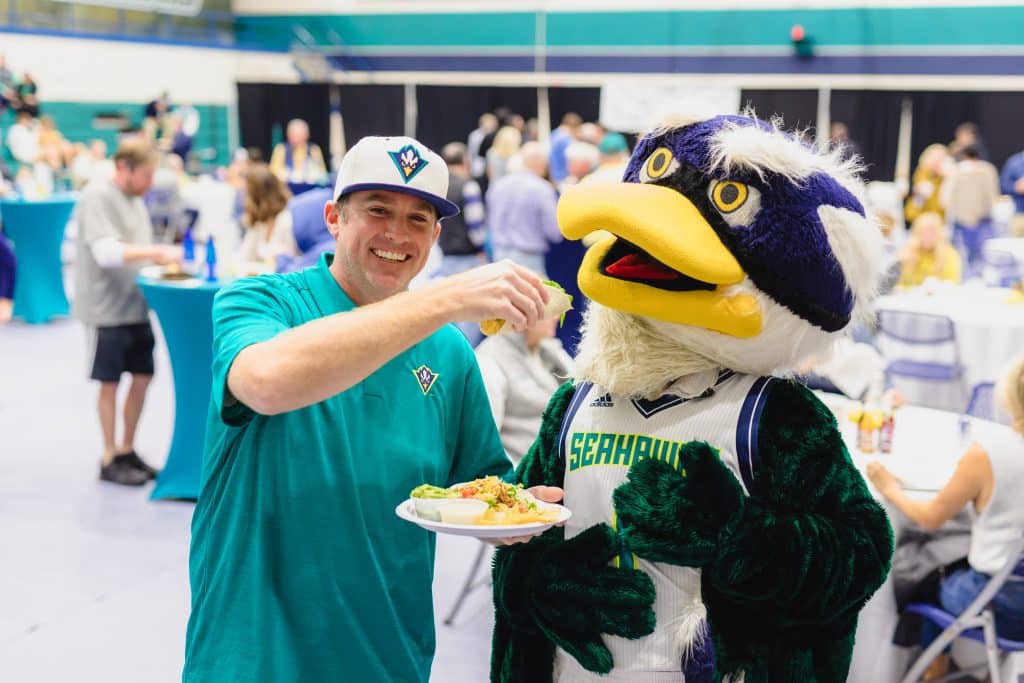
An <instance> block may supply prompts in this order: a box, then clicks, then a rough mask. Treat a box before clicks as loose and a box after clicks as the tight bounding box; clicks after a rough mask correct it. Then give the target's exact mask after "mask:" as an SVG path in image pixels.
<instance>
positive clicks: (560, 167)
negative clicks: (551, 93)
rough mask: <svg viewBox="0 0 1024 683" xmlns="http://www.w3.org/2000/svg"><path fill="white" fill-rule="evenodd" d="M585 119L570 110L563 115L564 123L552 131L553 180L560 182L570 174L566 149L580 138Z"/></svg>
mask: <svg viewBox="0 0 1024 683" xmlns="http://www.w3.org/2000/svg"><path fill="white" fill-rule="evenodd" d="M582 125H583V119H582V118H581V117H580V115H579V114H577V113H575V112H569V113H568V114H566V115H565V116H563V117H562V123H561V124H559V126H558V128H555V129H554V130H553V131H551V139H550V140H549V143H550V145H551V156H550V159H549V162H550V164H551V180H552V181H554V182H556V183H560V182H562V180H564V179H565V176H567V175H568V174H569V169H568V168H566V159H565V150H566V148H567V147H568V146H569V145H570V144H571V143H572V142H573V141H575V140H577V139H579V131H580V126H582Z"/></svg>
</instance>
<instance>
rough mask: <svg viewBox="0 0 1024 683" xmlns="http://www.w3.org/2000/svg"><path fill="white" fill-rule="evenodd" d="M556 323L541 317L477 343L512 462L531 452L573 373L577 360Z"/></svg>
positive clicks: (503, 439) (492, 404) (500, 433)
mask: <svg viewBox="0 0 1024 683" xmlns="http://www.w3.org/2000/svg"><path fill="white" fill-rule="evenodd" d="M557 322H558V321H557V320H556V319H549V320H541V321H539V322H538V323H537V324H535V325H534V326H533V327H529V328H527V329H526V330H525V331H523V332H522V333H521V334H519V333H514V332H508V333H505V334H498V335H495V336H493V337H487V338H486V339H484V340H483V341H482V342H480V345H479V346H477V347H476V358H477V362H478V363H479V365H480V373H481V374H482V375H483V378H484V386H485V387H486V389H487V399H488V400H489V401H490V403H491V413H492V414H493V415H494V423H495V424H496V425H497V426H498V433H499V435H500V436H501V445H502V446H504V447H505V452H506V453H507V454H508V456H509V458H510V459H511V460H512V462H513V464H515V463H518V462H519V460H520V459H521V458H522V457H523V456H524V455H526V451H527V450H528V449H529V448H530V445H531V444H532V443H533V441H534V439H535V438H537V432H539V431H540V417H541V414H542V413H543V412H544V408H545V407H546V406H547V404H548V400H549V399H550V398H551V395H552V394H553V393H555V389H557V388H558V387H559V385H561V384H562V383H563V382H565V380H566V379H568V377H569V376H570V375H571V374H572V372H573V362H572V358H570V357H569V354H567V353H566V352H565V349H563V348H562V342H561V341H559V340H558V339H557V338H555V325H556V324H557Z"/></svg>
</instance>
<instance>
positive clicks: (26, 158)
mask: <svg viewBox="0 0 1024 683" xmlns="http://www.w3.org/2000/svg"><path fill="white" fill-rule="evenodd" d="M39 132H40V130H39V121H37V120H36V119H34V118H32V115H31V114H29V113H28V112H27V111H19V112H18V113H17V115H16V117H15V123H14V125H13V126H11V127H10V128H9V129H8V130H7V147H8V149H10V150H11V156H13V157H14V160H15V161H17V162H18V163H20V164H24V165H26V166H31V165H32V164H34V163H36V162H37V161H39V155H40V149H39Z"/></svg>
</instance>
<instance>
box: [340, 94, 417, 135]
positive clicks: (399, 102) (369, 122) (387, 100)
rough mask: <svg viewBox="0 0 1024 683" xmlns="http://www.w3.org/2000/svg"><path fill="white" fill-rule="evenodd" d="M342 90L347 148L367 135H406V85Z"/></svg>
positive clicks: (342, 109)
mask: <svg viewBox="0 0 1024 683" xmlns="http://www.w3.org/2000/svg"><path fill="white" fill-rule="evenodd" d="M338 90H339V97H340V99H341V103H340V106H341V118H342V121H343V122H344V125H345V145H346V147H352V145H354V144H356V143H357V142H359V139H360V138H363V137H366V136H367V135H385V136H386V135H404V134H405V89H404V87H403V86H401V85H342V86H340V87H339V89H338Z"/></svg>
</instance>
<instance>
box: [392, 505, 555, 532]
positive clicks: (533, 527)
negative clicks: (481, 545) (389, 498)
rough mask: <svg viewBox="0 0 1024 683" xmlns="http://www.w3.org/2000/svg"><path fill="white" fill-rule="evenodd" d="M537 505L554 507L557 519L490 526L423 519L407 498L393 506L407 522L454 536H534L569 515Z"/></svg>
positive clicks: (397, 513) (396, 512)
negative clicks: (557, 513)
mask: <svg viewBox="0 0 1024 683" xmlns="http://www.w3.org/2000/svg"><path fill="white" fill-rule="evenodd" d="M537 506H538V507H542V508H554V509H557V510H558V511H559V515H558V519H556V520H555V521H553V522H534V523H532V524H505V525H500V526H492V525H486V524H445V523H444V522H435V521H433V520H431V519H423V518H422V517H418V516H417V515H416V504H415V503H414V502H413V500H412V498H408V499H406V500H404V501H402V503H401V504H400V505H399V506H398V507H396V508H395V514H396V515H398V516H399V517H401V518H402V519H404V520H405V521H407V522H412V523H413V524H418V525H419V526H421V527H423V528H424V529H426V530H428V531H435V532H437V533H439V534H452V535H454V536H472V537H474V538H509V537H511V536H534V535H536V534H540V533H543V532H545V531H547V530H548V529H550V528H551V527H553V526H554V525H556V524H561V523H562V522H564V521H566V520H567V519H569V518H570V517H572V511H571V510H569V508H567V507H564V506H562V505H555V504H554V503H544V502H542V501H537Z"/></svg>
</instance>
